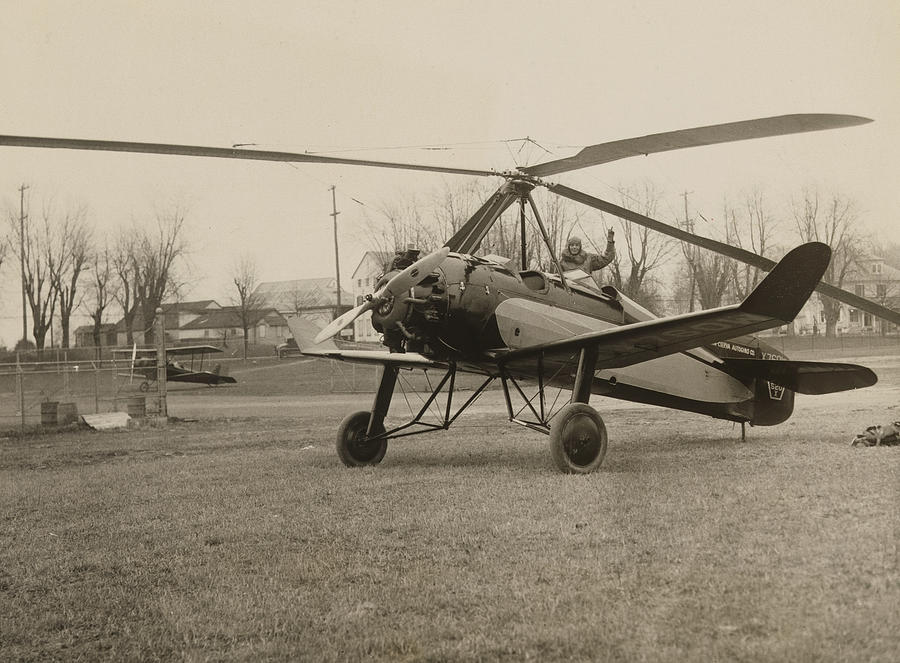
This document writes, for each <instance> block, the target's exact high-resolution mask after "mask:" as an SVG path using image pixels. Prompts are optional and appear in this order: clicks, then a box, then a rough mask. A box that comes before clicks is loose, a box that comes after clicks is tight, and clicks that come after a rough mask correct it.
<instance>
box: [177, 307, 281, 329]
mask: <svg viewBox="0 0 900 663" xmlns="http://www.w3.org/2000/svg"><path fill="white" fill-rule="evenodd" d="M261 322H265V323H266V324H268V325H270V326H272V325H285V324H287V321H286V320H285V319H284V317H283V316H282V315H281V314H280V313H279V312H278V311H276V310H275V309H274V308H270V309H267V310H266V311H265V315H264V316H263V318H262V319H261ZM257 324H259V323H257ZM240 326H241V316H240V314H239V313H238V307H236V306H225V307H222V308H218V309H212V310H209V311H206V312H205V313H203V314H202V315H200V316H198V317H196V318H194V319H193V320H191V321H190V322H188V323H186V324H184V325H182V326H181V327H179V329H182V330H185V331H190V330H196V329H226V328H231V327H240Z"/></svg>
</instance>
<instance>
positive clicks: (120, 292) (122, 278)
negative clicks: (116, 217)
mask: <svg viewBox="0 0 900 663" xmlns="http://www.w3.org/2000/svg"><path fill="white" fill-rule="evenodd" d="M136 233H137V229H136V228H135V227H132V228H128V229H120V230H119V234H118V236H117V237H116V242H115V246H114V248H113V250H112V254H111V260H112V267H113V271H114V272H115V275H116V278H117V279H118V287H116V288H115V290H114V292H115V298H116V299H117V300H118V302H119V305H120V306H121V307H122V319H123V322H124V323H125V340H126V343H127V344H128V345H132V344H133V343H134V319H135V317H136V316H137V312H138V291H137V284H138V278H137V272H138V270H137V260H136V259H135V252H136V246H137V240H136V237H135V235H136Z"/></svg>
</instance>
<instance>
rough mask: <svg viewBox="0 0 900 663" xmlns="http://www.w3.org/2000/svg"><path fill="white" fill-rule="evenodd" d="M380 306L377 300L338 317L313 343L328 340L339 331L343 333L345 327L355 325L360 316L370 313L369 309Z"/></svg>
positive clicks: (326, 326) (365, 303) (364, 303)
mask: <svg viewBox="0 0 900 663" xmlns="http://www.w3.org/2000/svg"><path fill="white" fill-rule="evenodd" d="M376 306H378V302H377V301H375V300H371V301H368V302H363V303H362V304H360V305H359V306H357V307H356V308H352V309H350V310H349V311H347V312H346V313H343V314H341V315H339V316H338V317H336V318H335V319H334V320H332V321H331V322H329V323H328V324H327V325H325V328H324V329H322V331H320V332H319V333H318V334H316V337H315V339H313V342H314V343H316V344H319V343H321V342H322V341H324V340H325V339H326V338H331V337H332V336H334V335H335V334H337V333H338V332H339V331H341V330H342V329H343V328H344V327H346V326H348V325H350V324H352V323H353V321H354V320H356V319H357V318H358V317H359V316H361V315H362V314H363V313H365V312H366V311H368V310H369V309H373V308H375V307H376Z"/></svg>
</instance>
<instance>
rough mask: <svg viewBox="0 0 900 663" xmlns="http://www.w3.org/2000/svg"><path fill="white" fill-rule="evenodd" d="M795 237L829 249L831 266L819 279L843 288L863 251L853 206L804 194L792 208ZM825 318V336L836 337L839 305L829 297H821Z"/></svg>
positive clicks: (809, 192)
mask: <svg viewBox="0 0 900 663" xmlns="http://www.w3.org/2000/svg"><path fill="white" fill-rule="evenodd" d="M791 208H792V212H793V216H794V222H795V224H796V229H797V234H798V235H799V236H800V239H801V240H803V241H804V242H813V241H815V242H823V243H825V244H827V245H828V246H830V247H831V262H830V263H829V264H828V268H827V269H826V270H825V274H824V275H823V277H822V279H823V280H824V281H827V282H828V283H830V284H831V285H833V286H836V287H838V288H842V287H843V284H844V279H845V278H846V277H847V275H848V273H849V272H850V271H851V269H852V267H853V264H854V263H855V262H856V260H857V259H858V258H859V256H860V254H861V250H862V242H863V234H862V232H861V230H860V229H859V227H858V226H857V225H856V222H857V219H858V214H857V212H856V205H855V203H854V202H853V201H852V200H850V199H849V198H846V197H844V196H842V195H840V194H833V195H832V196H831V197H830V198H829V199H828V201H827V202H826V203H825V204H820V201H819V193H818V191H816V190H809V189H807V190H805V191H804V192H803V200H802V201H800V202H796V201H794V202H792V205H791ZM820 299H821V301H822V310H823V313H824V316H825V335H826V336H828V337H833V336H835V329H836V328H837V323H838V318H839V316H840V311H841V304H840V302H839V301H837V300H835V299H831V298H830V297H824V296H820Z"/></svg>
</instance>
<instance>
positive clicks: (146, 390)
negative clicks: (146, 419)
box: [138, 380, 150, 394]
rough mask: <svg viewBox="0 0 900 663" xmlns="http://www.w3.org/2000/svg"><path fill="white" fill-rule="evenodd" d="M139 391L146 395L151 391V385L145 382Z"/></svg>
mask: <svg viewBox="0 0 900 663" xmlns="http://www.w3.org/2000/svg"><path fill="white" fill-rule="evenodd" d="M138 389H140V390H141V391H142V392H143V393H145V394H146V393H147V392H148V391H150V383H149V382H147V381H146V380H145V381H144V382H141V386H140V387H138Z"/></svg>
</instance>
